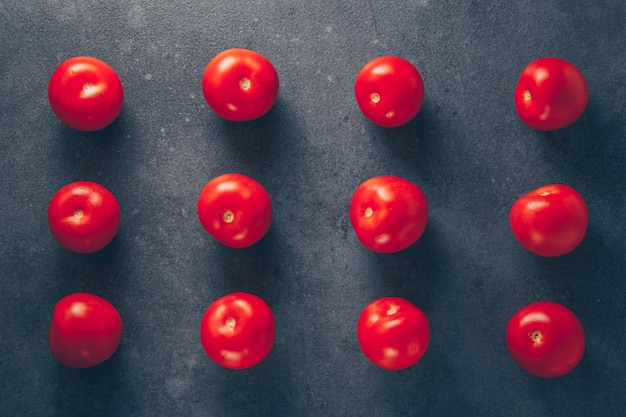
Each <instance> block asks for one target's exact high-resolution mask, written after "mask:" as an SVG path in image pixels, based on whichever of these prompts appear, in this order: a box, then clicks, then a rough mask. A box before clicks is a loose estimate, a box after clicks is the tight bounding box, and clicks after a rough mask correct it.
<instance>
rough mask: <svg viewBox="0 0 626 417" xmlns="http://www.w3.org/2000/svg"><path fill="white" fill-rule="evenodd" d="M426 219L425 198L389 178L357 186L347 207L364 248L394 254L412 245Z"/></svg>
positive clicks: (405, 183) (399, 180) (414, 187)
mask: <svg viewBox="0 0 626 417" xmlns="http://www.w3.org/2000/svg"><path fill="white" fill-rule="evenodd" d="M427 220H428V203H427V201H426V196H425V195H424V193H423V192H422V190H421V189H419V187H417V185H415V184H413V183H411V182H410V181H407V180H405V179H402V178H399V177H395V176H392V175H383V176H378V177H373V178H370V179H368V180H367V181H365V182H364V183H362V184H361V185H359V187H358V188H357V189H356V191H355V192H354V194H353V196H352V202H351V204H350V221H351V222H352V227H353V228H354V231H355V232H356V235H357V237H358V238H359V240H360V241H361V243H362V244H363V245H365V246H366V247H367V248H369V249H371V250H373V251H376V252H383V253H391V252H398V251H401V250H403V249H406V248H408V247H409V246H411V245H412V244H414V243H415V242H416V241H417V240H418V239H419V238H420V236H421V235H422V233H423V232H424V229H425V228H426V222H427Z"/></svg>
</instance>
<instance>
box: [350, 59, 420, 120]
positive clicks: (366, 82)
mask: <svg viewBox="0 0 626 417" xmlns="http://www.w3.org/2000/svg"><path fill="white" fill-rule="evenodd" d="M354 94H355V96H356V101H357V103H358V105H359V107H360V108H361V111H362V112H363V114H364V115H365V117H367V118H368V119H369V120H371V121H372V122H374V123H375V124H377V125H379V126H383V127H397V126H401V125H403V124H406V123H408V122H409V121H411V120H412V119H413V118H414V117H415V116H416V115H417V113H419V111H420V109H421V108H422V104H423V103H424V82H423V81H422V76H421V75H420V73H419V71H418V70H417V69H416V68H415V67H414V66H413V64H411V63H410V62H409V61H407V60H405V59H403V58H399V57H395V56H382V57H378V58H376V59H373V60H372V61H370V62H368V63H367V64H365V66H364V67H363V68H362V69H361V71H359V73H358V75H357V77H356V81H355V83H354Z"/></svg>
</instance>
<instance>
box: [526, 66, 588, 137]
mask: <svg viewBox="0 0 626 417" xmlns="http://www.w3.org/2000/svg"><path fill="white" fill-rule="evenodd" d="M588 101H589V87H588V86H587V81H586V79H585V77H584V75H583V73H582V72H581V71H580V70H579V69H578V68H577V67H576V66H575V65H574V64H572V63H571V62H568V61H566V60H564V59H561V58H555V57H546V58H539V59H536V60H534V61H532V62H531V63H530V64H528V65H527V66H526V67H525V68H524V70H523V71H522V74H521V76H520V78H519V81H518V82H517V86H516V88H515V108H516V109H517V114H518V115H519V117H520V118H521V119H522V120H523V121H524V123H526V124H527V125H528V126H530V127H532V128H534V129H538V130H546V131H548V130H558V129H562V128H564V127H566V126H569V125H570V124H572V123H574V122H575V121H576V120H577V119H578V118H579V117H580V116H581V115H582V114H583V113H584V111H585V108H586V107H587V102H588Z"/></svg>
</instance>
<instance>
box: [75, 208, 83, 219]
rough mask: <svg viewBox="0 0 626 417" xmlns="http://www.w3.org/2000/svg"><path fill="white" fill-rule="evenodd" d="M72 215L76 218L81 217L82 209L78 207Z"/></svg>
mask: <svg viewBox="0 0 626 417" xmlns="http://www.w3.org/2000/svg"><path fill="white" fill-rule="evenodd" d="M74 217H76V218H77V219H80V218H81V217H83V211H82V210H81V209H78V210H76V211H75V212H74Z"/></svg>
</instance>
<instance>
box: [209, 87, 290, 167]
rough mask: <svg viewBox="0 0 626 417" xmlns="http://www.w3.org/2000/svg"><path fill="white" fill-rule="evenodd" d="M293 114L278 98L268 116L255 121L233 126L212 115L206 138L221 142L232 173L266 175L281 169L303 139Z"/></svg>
mask: <svg viewBox="0 0 626 417" xmlns="http://www.w3.org/2000/svg"><path fill="white" fill-rule="evenodd" d="M291 110H292V109H291V108H290V104H289V103H288V102H286V101H284V100H282V99H281V98H280V97H279V99H278V100H277V101H276V103H275V104H274V106H273V107H272V109H270V111H269V112H268V113H267V114H265V115H264V116H262V117H260V118H258V119H255V120H251V121H246V122H232V121H229V120H226V119H223V118H220V117H219V116H217V115H213V119H211V123H209V124H207V129H209V130H210V131H207V132H206V134H205V136H207V137H210V138H211V139H210V140H215V141H219V143H220V145H221V147H222V149H223V150H224V152H225V153H226V160H227V161H228V163H229V164H231V165H232V167H229V168H227V169H230V170H231V171H234V170H239V171H244V172H251V173H255V172H258V173H264V172H267V171H269V170H271V169H272V168H277V169H279V168H280V165H281V163H282V162H283V161H284V160H286V158H287V157H288V155H289V153H290V151H291V150H292V148H293V146H298V142H297V138H300V137H302V135H300V134H299V132H300V127H299V125H298V122H297V120H296V118H295V117H294V115H293V114H292V111H291ZM253 175H254V174H253Z"/></svg>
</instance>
